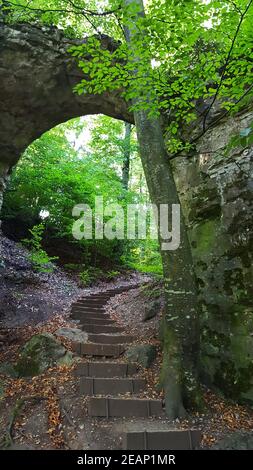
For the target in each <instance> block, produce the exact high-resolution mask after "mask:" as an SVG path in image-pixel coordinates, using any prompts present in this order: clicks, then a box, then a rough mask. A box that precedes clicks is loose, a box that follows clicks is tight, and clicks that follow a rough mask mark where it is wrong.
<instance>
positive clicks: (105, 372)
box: [75, 362, 138, 378]
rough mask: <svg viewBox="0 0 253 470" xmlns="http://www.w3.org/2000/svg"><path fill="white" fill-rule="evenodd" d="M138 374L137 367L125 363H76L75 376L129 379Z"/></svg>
mask: <svg viewBox="0 0 253 470" xmlns="http://www.w3.org/2000/svg"><path fill="white" fill-rule="evenodd" d="M137 372H138V366H137V364H134V363H128V362H127V363H125V362H85V363H78V364H77V368H76V370H75V375H77V376H85V377H99V378H103V377H107V378H112V377H129V376H131V375H134V374H136V373H137Z"/></svg>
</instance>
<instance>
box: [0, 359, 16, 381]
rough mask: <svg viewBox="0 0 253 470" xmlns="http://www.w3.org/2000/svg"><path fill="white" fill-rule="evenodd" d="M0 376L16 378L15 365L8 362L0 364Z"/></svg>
mask: <svg viewBox="0 0 253 470" xmlns="http://www.w3.org/2000/svg"><path fill="white" fill-rule="evenodd" d="M0 374H2V375H6V376H8V377H12V378H13V379H14V378H16V377H18V374H17V371H16V370H15V364H11V363H9V362H2V364H0Z"/></svg>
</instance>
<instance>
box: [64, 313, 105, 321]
mask: <svg viewBox="0 0 253 470" xmlns="http://www.w3.org/2000/svg"><path fill="white" fill-rule="evenodd" d="M71 316H72V318H74V317H78V319H80V318H81V319H85V318H104V319H105V320H110V319H111V317H110V315H108V313H98V312H76V311H75V312H72V313H71Z"/></svg>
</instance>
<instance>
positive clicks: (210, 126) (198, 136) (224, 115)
mask: <svg viewBox="0 0 253 470" xmlns="http://www.w3.org/2000/svg"><path fill="white" fill-rule="evenodd" d="M252 90H253V84H252V85H250V87H249V88H248V89H247V90H246V91H245V93H243V95H242V96H241V97H240V98H239V99H238V100H236V101H235V102H234V104H233V106H232V108H230V109H229V110H227V111H225V112H224V113H223V114H221V115H220V116H219V117H217V118H216V119H215V120H214V121H213V122H211V123H210V124H209V126H207V127H206V129H205V130H203V131H202V132H201V133H200V134H199V135H197V137H195V138H194V139H192V140H190V142H189V144H190V145H192V144H195V143H196V142H197V141H198V140H199V139H200V138H201V137H203V135H205V134H206V132H207V131H209V130H210V129H212V128H213V127H214V126H216V125H217V124H218V123H219V122H220V121H221V120H222V119H224V118H225V117H226V116H228V115H229V113H230V111H231V109H233V108H234V107H235V106H236V105H237V104H239V103H240V102H241V101H242V100H243V99H244V98H245V96H247V95H248V94H249V93H250V92H251V91H252ZM185 143H186V142H185ZM183 151H184V150H180V151H179V152H177V153H175V155H172V156H171V157H170V158H169V159H170V160H174V158H177V157H179V156H180V155H181V154H182V153H183ZM187 158H189V157H187Z"/></svg>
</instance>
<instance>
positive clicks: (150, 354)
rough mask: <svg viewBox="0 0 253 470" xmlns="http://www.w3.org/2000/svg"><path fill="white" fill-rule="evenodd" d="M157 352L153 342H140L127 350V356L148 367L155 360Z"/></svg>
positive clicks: (130, 359)
mask: <svg viewBox="0 0 253 470" xmlns="http://www.w3.org/2000/svg"><path fill="white" fill-rule="evenodd" d="M156 354H157V351H156V347H155V346H153V345H152V344H140V345H138V346H131V347H130V348H129V349H128V350H127V352H126V357H127V359H129V361H133V362H138V363H139V364H140V365H141V366H143V367H145V368H148V367H150V366H151V364H152V363H153V362H154V360H155V358H156Z"/></svg>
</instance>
